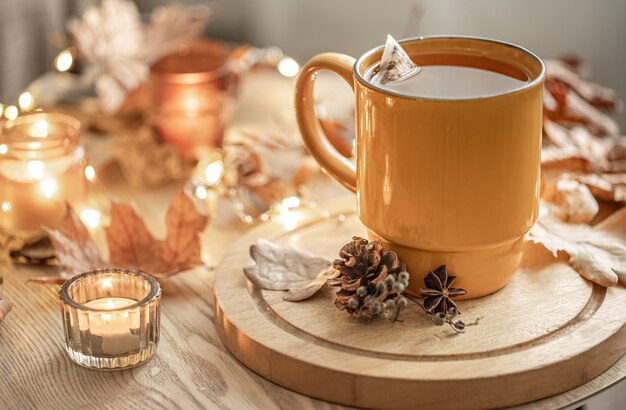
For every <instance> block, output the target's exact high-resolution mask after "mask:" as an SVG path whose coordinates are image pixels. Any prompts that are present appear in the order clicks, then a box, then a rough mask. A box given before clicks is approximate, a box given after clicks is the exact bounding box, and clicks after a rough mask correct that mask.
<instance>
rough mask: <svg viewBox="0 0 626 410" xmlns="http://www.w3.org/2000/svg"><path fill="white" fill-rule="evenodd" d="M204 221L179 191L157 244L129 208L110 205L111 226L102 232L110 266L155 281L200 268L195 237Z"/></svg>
mask: <svg viewBox="0 0 626 410" xmlns="http://www.w3.org/2000/svg"><path fill="white" fill-rule="evenodd" d="M208 221H209V219H208V217H206V216H203V215H201V214H199V213H198V211H197V209H196V207H195V206H194V204H193V202H192V201H191V200H190V199H189V198H188V197H187V195H186V194H185V192H184V189H183V188H181V189H179V190H178V192H177V193H176V196H175V197H174V200H173V201H172V203H171V204H170V207H169V209H168V212H167V216H166V225H167V236H166V238H165V240H163V241H161V240H158V239H156V238H154V237H153V236H152V234H151V233H150V231H148V228H147V227H146V225H145V223H144V221H143V220H142V219H141V217H140V216H139V215H137V212H136V211H135V210H134V208H133V207H132V206H130V205H127V204H119V203H113V204H112V205H111V225H109V227H108V228H107V229H106V236H107V242H108V244H109V252H110V255H111V256H110V259H111V263H112V264H114V265H117V266H124V267H134V268H137V269H140V270H143V271H145V272H148V273H150V274H151V275H153V276H156V277H168V276H171V275H173V274H175V273H178V272H181V271H183V270H186V269H189V268H191V267H193V266H196V265H201V264H202V260H201V259H200V237H199V234H200V232H202V230H204V228H205V227H206V225H207V223H208Z"/></svg>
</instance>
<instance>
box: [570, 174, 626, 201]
mask: <svg viewBox="0 0 626 410" xmlns="http://www.w3.org/2000/svg"><path fill="white" fill-rule="evenodd" d="M575 178H576V179H577V180H578V181H580V182H582V183H583V184H585V185H587V187H588V188H589V190H590V191H591V193H593V195H594V196H595V197H596V198H599V199H603V200H605V201H614V202H624V201H626V174H580V175H577V176H576V177H575Z"/></svg>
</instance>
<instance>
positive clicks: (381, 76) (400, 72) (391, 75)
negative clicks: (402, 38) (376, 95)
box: [369, 34, 420, 85]
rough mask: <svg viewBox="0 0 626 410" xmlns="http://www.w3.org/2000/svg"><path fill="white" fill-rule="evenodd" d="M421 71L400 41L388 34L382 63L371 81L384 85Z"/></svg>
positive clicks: (374, 72)
mask: <svg viewBox="0 0 626 410" xmlns="http://www.w3.org/2000/svg"><path fill="white" fill-rule="evenodd" d="M419 71H420V68H419V67H418V66H417V65H415V63H414V62H413V60H411V57H409V55H408V54H407V53H406V51H404V49H403V48H402V47H401V46H400V44H398V42H397V41H396V40H395V39H394V38H393V37H391V35H389V34H387V42H386V43H385V49H384V50H383V55H382V57H381V59H380V64H379V65H378V67H377V68H376V69H375V70H374V71H373V73H372V76H371V77H370V78H369V81H370V82H371V83H372V84H373V85H384V84H388V83H392V82H395V81H402V80H406V79H407V78H409V77H412V76H414V75H415V74H417V73H418V72H419Z"/></svg>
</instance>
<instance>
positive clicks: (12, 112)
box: [4, 105, 20, 121]
mask: <svg viewBox="0 0 626 410" xmlns="http://www.w3.org/2000/svg"><path fill="white" fill-rule="evenodd" d="M19 113H20V112H19V110H18V109H17V107H16V106H15V105H9V106H7V107H6V108H5V109H4V118H6V119H7V120H9V121H13V120H14V119H16V118H17V115H18V114H19Z"/></svg>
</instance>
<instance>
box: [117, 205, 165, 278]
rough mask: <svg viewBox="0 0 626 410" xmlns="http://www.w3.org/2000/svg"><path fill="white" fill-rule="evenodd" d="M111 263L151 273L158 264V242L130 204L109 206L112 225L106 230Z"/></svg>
mask: <svg viewBox="0 0 626 410" xmlns="http://www.w3.org/2000/svg"><path fill="white" fill-rule="evenodd" d="M106 238H107V244H108V245H109V254H110V262H111V264H112V265H115V266H120V267H134V268H139V269H143V270H145V271H147V272H150V273H152V272H153V271H154V269H155V268H156V267H158V262H157V261H156V259H157V257H158V255H159V254H158V252H157V251H158V249H159V246H160V241H158V240H157V239H155V238H154V237H153V236H152V234H151V233H150V231H148V228H147V227H146V224H145V223H144V221H143V219H141V217H140V216H139V215H137V212H136V211H135V209H134V208H133V207H132V206H131V205H129V204H122V203H117V202H113V203H112V204H111V224H110V225H109V226H108V227H107V228H106Z"/></svg>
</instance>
